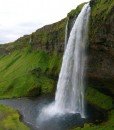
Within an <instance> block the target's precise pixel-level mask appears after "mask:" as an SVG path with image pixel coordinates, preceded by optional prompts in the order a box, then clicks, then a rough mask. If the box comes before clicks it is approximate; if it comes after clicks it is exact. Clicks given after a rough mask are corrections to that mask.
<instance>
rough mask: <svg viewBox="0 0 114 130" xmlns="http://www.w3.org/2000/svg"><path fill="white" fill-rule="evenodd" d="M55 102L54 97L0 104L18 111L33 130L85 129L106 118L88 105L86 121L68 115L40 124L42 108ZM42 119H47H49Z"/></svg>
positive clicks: (2, 101)
mask: <svg viewBox="0 0 114 130" xmlns="http://www.w3.org/2000/svg"><path fill="white" fill-rule="evenodd" d="M53 100H54V99H53V98H52V97H39V98H36V99H29V98H19V99H4V100H0V104H4V105H8V106H11V107H13V108H15V109H16V110H18V111H19V113H20V114H21V116H22V121H23V122H25V124H27V125H28V126H29V127H30V128H31V130H68V129H70V128H73V127H74V126H81V127H83V125H84V123H86V122H94V123H97V122H100V121H102V120H103V119H104V118H105V117H104V115H103V113H101V111H98V110H96V109H95V108H93V107H91V106H89V105H87V118H86V119H82V118H81V117H80V115H78V114H66V115H62V116H54V117H53V118H48V120H44V122H43V121H42V122H40V123H39V119H38V116H39V114H40V112H41V110H42V108H43V107H46V106H47V105H48V104H50V103H51V102H52V101H53ZM42 118H44V119H45V118H47V117H42ZM96 121H97V122H96Z"/></svg>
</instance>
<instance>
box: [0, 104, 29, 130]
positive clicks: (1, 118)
mask: <svg viewBox="0 0 114 130" xmlns="http://www.w3.org/2000/svg"><path fill="white" fill-rule="evenodd" d="M0 130H30V129H29V128H28V127H27V126H25V125H24V124H23V123H22V122H21V121H20V116H19V114H18V112H17V111H15V110H13V109H12V108H10V107H6V106H4V105H0Z"/></svg>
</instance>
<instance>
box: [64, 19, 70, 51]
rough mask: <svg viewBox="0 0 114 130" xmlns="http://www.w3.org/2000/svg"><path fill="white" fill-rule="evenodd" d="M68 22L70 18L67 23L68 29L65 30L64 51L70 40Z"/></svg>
mask: <svg viewBox="0 0 114 130" xmlns="http://www.w3.org/2000/svg"><path fill="white" fill-rule="evenodd" d="M68 22H69V18H67V23H66V28H65V44H64V50H65V49H66V46H67V40H68Z"/></svg>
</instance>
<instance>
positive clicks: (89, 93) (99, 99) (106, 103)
mask: <svg viewBox="0 0 114 130" xmlns="http://www.w3.org/2000/svg"><path fill="white" fill-rule="evenodd" d="M86 100H87V101H88V102H89V103H90V104H92V105H94V106H95V107H98V108H100V109H104V110H109V109H111V108H112V106H113V100H112V98H111V97H109V96H107V95H105V94H103V93H101V92H99V91H98V90H96V89H94V88H92V87H87V90H86Z"/></svg>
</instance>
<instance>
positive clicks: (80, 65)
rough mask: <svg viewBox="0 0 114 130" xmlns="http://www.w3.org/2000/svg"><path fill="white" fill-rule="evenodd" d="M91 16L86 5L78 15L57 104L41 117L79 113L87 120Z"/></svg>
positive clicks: (47, 108)
mask: <svg viewBox="0 0 114 130" xmlns="http://www.w3.org/2000/svg"><path fill="white" fill-rule="evenodd" d="M89 15H90V6H89V4H86V5H85V6H84V7H83V9H82V11H81V13H80V14H79V15H78V17H77V19H76V21H75V23H74V26H73V28H72V30H71V33H70V36H69V39H68V43H67V46H66V50H65V53H64V56H63V62H62V67H61V71H60V75H59V80H58V84H57V91H56V96H55V102H53V103H52V104H50V105H48V106H47V107H45V108H43V109H42V112H41V117H43V115H46V114H47V115H48V116H47V117H48V118H49V117H51V116H54V115H62V114H66V113H79V114H80V115H81V117H82V118H85V107H84V77H85V63H86V44H87V39H88V21H89ZM42 114H43V115H42ZM45 119H46V116H45Z"/></svg>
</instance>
